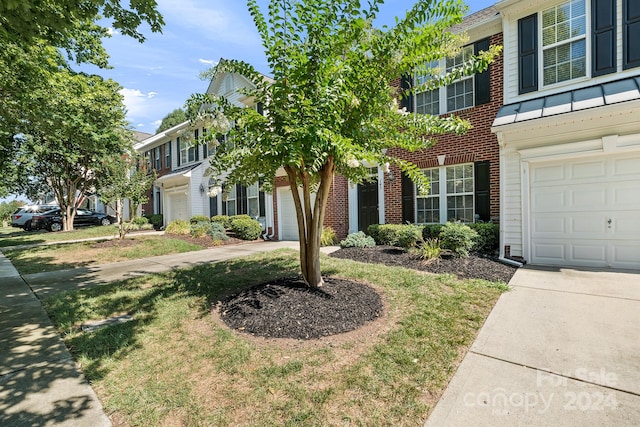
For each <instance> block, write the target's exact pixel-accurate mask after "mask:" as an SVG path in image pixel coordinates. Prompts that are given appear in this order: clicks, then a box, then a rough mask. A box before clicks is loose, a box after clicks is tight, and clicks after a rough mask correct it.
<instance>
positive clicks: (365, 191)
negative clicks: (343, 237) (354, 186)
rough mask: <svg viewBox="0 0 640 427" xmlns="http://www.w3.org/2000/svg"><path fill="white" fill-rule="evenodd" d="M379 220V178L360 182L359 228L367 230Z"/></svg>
mask: <svg viewBox="0 0 640 427" xmlns="http://www.w3.org/2000/svg"><path fill="white" fill-rule="evenodd" d="M378 222H379V213H378V180H377V179H374V180H372V181H369V182H363V183H362V184H358V230H360V231H365V232H366V231H367V228H368V227H369V226H370V225H371V224H377V223H378Z"/></svg>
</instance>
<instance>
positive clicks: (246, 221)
mask: <svg viewBox="0 0 640 427" xmlns="http://www.w3.org/2000/svg"><path fill="white" fill-rule="evenodd" d="M231 231H233V233H234V234H235V235H236V237H237V238H238V239H242V240H256V239H257V238H258V237H260V235H261V234H262V226H261V225H260V223H259V222H258V221H256V220H255V219H253V218H251V217H250V216H249V215H237V216H233V217H231Z"/></svg>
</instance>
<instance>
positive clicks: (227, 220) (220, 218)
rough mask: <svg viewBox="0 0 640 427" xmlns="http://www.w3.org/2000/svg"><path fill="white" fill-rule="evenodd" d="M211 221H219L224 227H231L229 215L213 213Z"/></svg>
mask: <svg viewBox="0 0 640 427" xmlns="http://www.w3.org/2000/svg"><path fill="white" fill-rule="evenodd" d="M211 222H217V223H220V224H222V226H223V227H224V228H226V229H230V228H231V217H230V216H228V215H214V216H212V217H211Z"/></svg>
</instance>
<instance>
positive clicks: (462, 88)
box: [446, 45, 473, 111]
mask: <svg viewBox="0 0 640 427" xmlns="http://www.w3.org/2000/svg"><path fill="white" fill-rule="evenodd" d="M471 56H473V46H471V45H468V46H465V47H463V48H462V52H460V54H458V55H457V56H456V57H454V58H447V60H446V64H447V73H448V72H450V71H451V70H453V69H454V68H457V67H460V66H461V65H462V64H464V62H465V61H466V60H468V59H469V58H470V57H471ZM446 89H447V111H455V110H462V109H464V108H469V107H473V76H470V77H463V78H462V79H461V80H459V81H457V82H455V83H453V84H451V85H449V86H447V88H446Z"/></svg>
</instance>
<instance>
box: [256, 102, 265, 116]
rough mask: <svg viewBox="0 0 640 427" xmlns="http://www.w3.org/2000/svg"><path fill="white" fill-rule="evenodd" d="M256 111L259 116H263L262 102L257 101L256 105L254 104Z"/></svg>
mask: <svg viewBox="0 0 640 427" xmlns="http://www.w3.org/2000/svg"><path fill="white" fill-rule="evenodd" d="M256 111H257V112H258V114H260V115H261V116H264V107H263V105H262V102H258V105H256Z"/></svg>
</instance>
